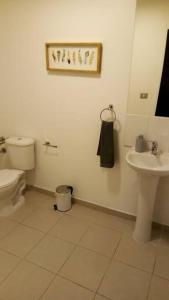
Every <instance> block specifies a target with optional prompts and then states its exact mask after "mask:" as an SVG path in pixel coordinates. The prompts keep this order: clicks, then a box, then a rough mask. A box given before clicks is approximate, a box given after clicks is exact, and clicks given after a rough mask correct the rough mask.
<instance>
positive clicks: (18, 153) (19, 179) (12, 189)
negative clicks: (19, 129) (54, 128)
mask: <svg viewBox="0 0 169 300" xmlns="http://www.w3.org/2000/svg"><path fill="white" fill-rule="evenodd" d="M5 143H6V149H7V155H8V157H9V161H10V166H11V169H3V170H0V217H7V216H9V215H11V214H12V213H14V212H15V211H16V210H17V209H18V208H19V207H21V206H22V205H23V204H24V202H25V199H24V196H23V194H22V192H23V190H24V188H25V186H26V179H25V172H24V171H28V170H32V169H34V167H35V152H34V144H35V142H34V140H33V139H32V138H25V137H11V138H8V139H6V141H5Z"/></svg>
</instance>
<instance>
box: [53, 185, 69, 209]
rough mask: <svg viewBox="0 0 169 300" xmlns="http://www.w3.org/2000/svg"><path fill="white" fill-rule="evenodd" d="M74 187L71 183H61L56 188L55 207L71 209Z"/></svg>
mask: <svg viewBox="0 0 169 300" xmlns="http://www.w3.org/2000/svg"><path fill="white" fill-rule="evenodd" d="M72 193H73V187H72V186H69V185H60V186H58V187H57V188H56V194H55V195H56V204H55V205H54V209H55V210H56V209H57V210H59V211H67V210H70V209H71V196H72Z"/></svg>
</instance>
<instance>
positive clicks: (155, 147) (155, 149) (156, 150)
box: [151, 141, 159, 155]
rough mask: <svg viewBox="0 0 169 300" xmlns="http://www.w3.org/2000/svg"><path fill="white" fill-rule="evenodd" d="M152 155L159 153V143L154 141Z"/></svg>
mask: <svg viewBox="0 0 169 300" xmlns="http://www.w3.org/2000/svg"><path fill="white" fill-rule="evenodd" d="M151 153H152V154H153V155H157V154H158V153H159V150H158V142H157V141H152V147H151Z"/></svg>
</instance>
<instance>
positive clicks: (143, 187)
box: [133, 174, 159, 242]
mask: <svg viewBox="0 0 169 300" xmlns="http://www.w3.org/2000/svg"><path fill="white" fill-rule="evenodd" d="M138 178H139V185H140V192H139V197H138V204H137V219H136V226H135V230H134V233H133V238H134V239H135V240H136V241H138V242H146V241H149V240H150V238H151V227H152V218H153V211H154V203H155V199H156V192H157V187H158V182H159V177H158V176H151V175H146V174H138Z"/></svg>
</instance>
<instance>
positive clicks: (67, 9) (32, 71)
mask: <svg viewBox="0 0 169 300" xmlns="http://www.w3.org/2000/svg"><path fill="white" fill-rule="evenodd" d="M135 2H136V1H135V0H118V1H117V0H105V1H102V0H93V1H89V0H86V1H82V0H50V1H47V0H46V1H45V0H41V1H40V0H37V1H33V0H30V1H23V0H22V1H21V0H15V1H9V0H6V1H0V36H1V39H0V49H1V50H0V54H1V55H0V80H1V88H0V107H1V118H0V122H1V124H0V135H2V134H3V135H5V136H9V135H23V136H32V137H34V138H35V139H36V170H35V172H33V173H32V174H31V176H29V182H30V183H32V184H34V185H36V186H39V187H42V188H46V189H48V190H52V191H53V190H54V189H55V187H56V186H57V185H59V184H64V183H67V184H72V185H73V186H74V188H75V197H77V198H81V199H83V200H85V201H88V202H93V203H96V204H100V205H103V206H105V207H109V208H113V209H117V210H122V211H125V212H128V213H133V214H135V211H136V198H137V189H136V188H135V187H136V186H137V180H136V176H135V174H134V173H133V171H131V170H129V168H128V167H127V165H126V163H125V161H124V154H125V149H124V148H123V131H124V121H125V113H126V105H127V96H128V86H129V79H130V74H129V73H130V61H131V53H132V39H133V32H134V14H135ZM50 41H92V42H93V41H98V42H102V43H103V62H102V72H101V76H96V77H92V76H91V77H88V76H75V75H66V74H65V75H63V74H59V73H58V74H50V73H48V72H47V71H46V68H45V51H44V44H45V42H50ZM109 103H112V104H113V105H114V107H115V110H116V114H117V117H118V120H119V123H116V128H117V129H118V130H119V133H118V145H117V147H116V148H119V155H118V156H119V161H118V162H117V164H116V166H115V168H113V169H103V168H100V167H99V158H98V157H97V156H96V151H97V145H98V138H99V131H100V120H99V114H100V111H101V109H102V108H104V107H106V106H108V104H109ZM45 137H48V139H49V140H50V142H51V143H56V144H57V145H58V146H59V148H58V150H57V151H54V150H51V151H49V152H45V149H44V147H43V146H42V144H43V142H44V139H45ZM133 187H134V188H133Z"/></svg>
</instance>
